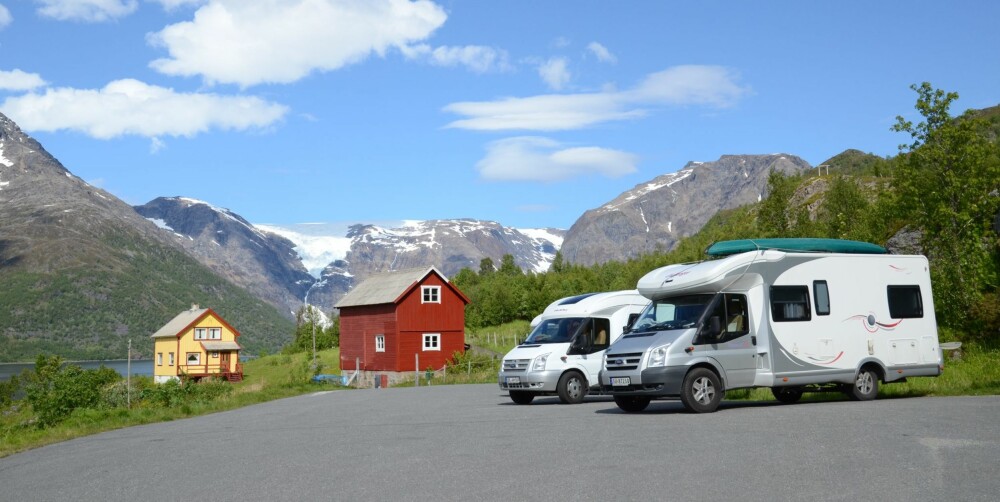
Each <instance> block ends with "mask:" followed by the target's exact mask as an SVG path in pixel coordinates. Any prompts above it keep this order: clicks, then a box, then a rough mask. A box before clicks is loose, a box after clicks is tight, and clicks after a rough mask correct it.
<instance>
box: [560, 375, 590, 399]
mask: <svg viewBox="0 0 1000 502" xmlns="http://www.w3.org/2000/svg"><path fill="white" fill-rule="evenodd" d="M556 391H558V392H559V400H560V401H562V402H564V403H566V404H579V403H582V402H583V397H584V396H586V395H587V381H586V380H585V379H584V378H583V376H582V375H580V374H579V373H577V372H575V371H567V372H566V373H563V376H561V377H559V384H558V386H557V387H556Z"/></svg>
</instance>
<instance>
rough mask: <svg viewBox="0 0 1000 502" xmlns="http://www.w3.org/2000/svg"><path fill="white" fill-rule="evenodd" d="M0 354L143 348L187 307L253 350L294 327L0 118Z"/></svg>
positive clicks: (279, 340)
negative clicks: (210, 314)
mask: <svg viewBox="0 0 1000 502" xmlns="http://www.w3.org/2000/svg"><path fill="white" fill-rule="evenodd" d="M0 284H2V287H0V360H7V361H11V360H31V359H32V358H33V357H34V356H35V355H37V354H38V353H42V352H46V353H52V354H60V355H63V356H66V357H71V358H109V357H124V356H125V354H126V350H125V347H126V345H127V341H128V340H129V339H131V340H132V341H133V347H134V348H137V349H138V350H139V352H140V353H143V352H145V353H146V355H149V353H148V352H149V349H150V347H151V344H150V343H149V335H150V334H152V333H153V332H154V331H155V330H156V329H158V328H159V327H160V326H162V325H163V324H164V323H166V322H167V321H169V320H170V319H171V318H172V317H173V316H174V315H176V314H177V312H179V311H181V310H183V309H185V308H188V307H189V306H190V305H191V304H192V303H199V304H202V305H206V306H211V307H212V308H213V309H215V310H216V311H217V312H219V313H220V314H221V315H223V316H224V317H225V318H226V319H227V320H228V321H229V322H230V323H231V324H232V325H233V326H236V327H237V329H239V330H240V331H241V332H242V334H243V335H244V336H243V337H241V339H240V342H241V344H243V345H244V347H246V348H248V349H249V350H251V351H253V350H258V349H262V348H263V349H268V350H274V348H277V347H280V346H281V345H282V344H283V343H285V341H286V340H287V339H288V338H290V336H291V323H290V322H288V321H286V320H284V319H283V318H282V317H281V316H280V314H279V313H278V312H277V310H276V309H274V308H273V307H271V306H269V305H267V304H266V303H264V302H262V301H260V300H258V299H256V298H254V297H253V296H252V295H250V294H249V293H247V292H246V291H244V290H242V289H241V288H239V287H237V286H235V285H233V284H231V283H230V282H228V281H226V280H224V279H222V278H220V277H218V276H217V275H215V274H214V273H212V272H211V271H209V270H208V269H207V268H205V267H204V266H202V265H200V264H199V263H198V262H197V261H196V260H194V259H193V258H192V257H190V256H189V255H188V254H187V253H186V252H184V250H183V249H182V248H180V247H179V246H178V245H177V244H176V243H175V242H174V239H172V238H171V237H170V236H169V235H166V234H164V232H163V231H162V230H160V229H158V228H157V227H156V226H155V225H154V224H152V223H151V222H149V221H148V220H146V219H145V218H143V217H142V216H140V215H139V214H138V213H136V212H135V211H134V210H133V209H132V207H131V206H129V205H128V204H126V203H124V202H122V201H121V200H119V199H117V198H116V197H114V196H113V195H111V194H109V193H107V192H105V191H104V190H101V189H99V188H97V187H93V186H91V185H89V184H87V183H86V182H84V181H83V180H81V179H79V178H77V177H76V176H74V175H73V174H72V173H71V172H69V171H68V170H67V169H66V168H65V167H63V166H62V164H60V163H59V161H58V160H56V159H55V158H53V157H52V156H51V155H50V154H49V153H48V152H46V151H45V149H44V148H43V147H42V145H40V144H39V143H38V142H37V141H35V140H34V139H32V138H31V137H30V136H28V135H26V134H24V133H23V132H22V131H21V130H20V128H18V127H17V125H16V124H15V123H14V122H13V121H11V120H10V119H8V118H7V117H6V116H3V115H2V114H0Z"/></svg>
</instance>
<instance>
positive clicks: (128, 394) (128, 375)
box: [125, 338, 132, 410]
mask: <svg viewBox="0 0 1000 502" xmlns="http://www.w3.org/2000/svg"><path fill="white" fill-rule="evenodd" d="M125 368H126V369H125V405H126V406H128V409H130V410H131V409H132V339H131V338H129V339H128V360H127V361H126V362H125Z"/></svg>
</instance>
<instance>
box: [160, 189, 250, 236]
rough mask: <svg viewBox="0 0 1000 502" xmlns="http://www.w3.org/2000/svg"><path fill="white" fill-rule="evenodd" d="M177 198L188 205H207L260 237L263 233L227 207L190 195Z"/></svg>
mask: <svg viewBox="0 0 1000 502" xmlns="http://www.w3.org/2000/svg"><path fill="white" fill-rule="evenodd" d="M177 200H181V201H184V202H187V203H188V204H190V205H197V204H201V205H204V206H208V207H209V208H210V209H211V210H213V211H215V212H216V213H219V214H221V215H222V216H223V217H225V218H228V219H229V220H231V221H234V222H236V223H239V224H240V225H243V226H244V227H246V228H247V229H249V230H250V231H251V232H254V233H256V234H257V235H260V236H261V237H263V234H261V232H260V230H258V229H257V227H255V226H253V225H251V224H249V223H247V222H245V221H243V219H242V218H239V217H237V216H236V215H235V214H234V213H233V212H232V211H230V210H228V209H226V208H224V207H218V206H215V205H212V204H209V203H208V202H205V201H203V200H198V199H193V198H191V197H177Z"/></svg>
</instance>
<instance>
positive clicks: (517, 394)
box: [510, 390, 535, 404]
mask: <svg viewBox="0 0 1000 502" xmlns="http://www.w3.org/2000/svg"><path fill="white" fill-rule="evenodd" d="M533 399H535V395H534V394H532V393H530V392H524V391H520V390H512V391H510V400H511V401H514V402H515V403H517V404H531V401H532V400H533Z"/></svg>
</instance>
